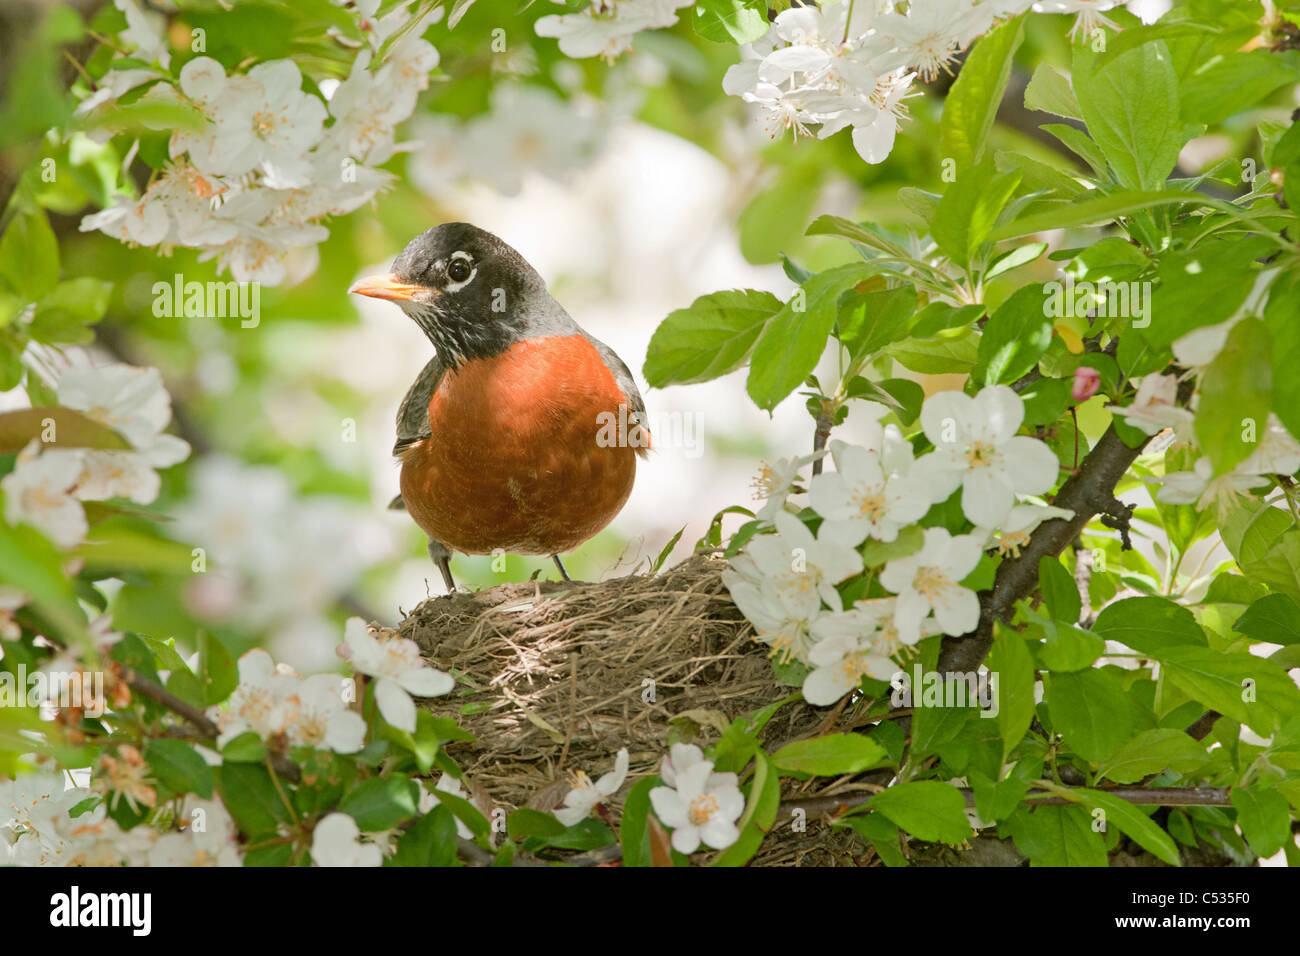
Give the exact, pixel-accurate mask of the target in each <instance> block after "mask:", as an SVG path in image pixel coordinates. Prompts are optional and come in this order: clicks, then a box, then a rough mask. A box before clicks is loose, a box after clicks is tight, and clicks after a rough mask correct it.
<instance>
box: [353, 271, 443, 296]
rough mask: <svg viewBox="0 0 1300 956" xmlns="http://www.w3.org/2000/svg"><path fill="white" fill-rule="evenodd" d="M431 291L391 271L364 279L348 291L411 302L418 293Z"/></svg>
mask: <svg viewBox="0 0 1300 956" xmlns="http://www.w3.org/2000/svg"><path fill="white" fill-rule="evenodd" d="M431 291H432V290H431V289H426V288H425V287H424V286H420V285H412V284H411V283H409V282H403V281H402V280H401V279H399V278H398V277H397V276H396V275H395V274H393V273H391V272H390V273H388V274H387V275H381V276H370V277H369V278H368V279H362V280H361V281H359V282H356V283H354V284H353V286H352V288H350V289H348V292H355V293H356V294H357V295H368V296H370V298H372V299H388V300H390V301H392V302H410V301H412V300H413V299H414V298H415V296H416V293H418V292H425V293H428V292H431Z"/></svg>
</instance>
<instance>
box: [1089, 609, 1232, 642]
mask: <svg viewBox="0 0 1300 956" xmlns="http://www.w3.org/2000/svg"><path fill="white" fill-rule="evenodd" d="M1092 633H1094V634H1096V635H1098V636H1099V637H1103V638H1105V639H1106V640H1108V641H1119V643H1121V644H1124V645H1126V646H1127V647H1131V648H1133V650H1135V651H1138V652H1139V653H1142V654H1156V653H1158V652H1159V651H1161V650H1164V649H1165V648H1169V647H1205V646H1206V641H1205V632H1204V631H1202V630H1201V626H1200V625H1199V624H1197V623H1196V615H1195V614H1193V613H1192V612H1191V611H1190V610H1188V609H1187V608H1185V607H1183V606H1182V605H1179V604H1175V603H1174V602H1173V601H1170V600H1169V599H1168V598H1162V597H1133V598H1125V599H1124V600H1122V601H1116V602H1115V603H1114V604H1109V605H1107V606H1106V607H1105V608H1104V609H1103V610H1102V612H1101V613H1100V614H1098V615H1097V620H1096V621H1094V622H1093V625H1092Z"/></svg>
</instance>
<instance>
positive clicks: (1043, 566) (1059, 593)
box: [1038, 555, 1083, 624]
mask: <svg viewBox="0 0 1300 956" xmlns="http://www.w3.org/2000/svg"><path fill="white" fill-rule="evenodd" d="M1038 586H1039V587H1040V588H1041V589H1042V591H1043V603H1045V604H1046V605H1047V610H1048V612H1049V613H1050V614H1051V615H1052V618H1053V619H1054V620H1057V621H1061V622H1063V623H1066V624H1073V623H1075V622H1076V621H1078V620H1079V612H1080V611H1081V610H1082V609H1083V600H1082V599H1081V598H1080V597H1079V585H1078V584H1077V583H1076V582H1075V580H1074V578H1073V577H1071V576H1070V572H1069V571H1067V570H1065V568H1064V566H1062V564H1061V562H1060V561H1059V560H1057V559H1056V558H1054V557H1049V556H1047V555H1044V556H1043V557H1042V558H1040V559H1039V561H1038Z"/></svg>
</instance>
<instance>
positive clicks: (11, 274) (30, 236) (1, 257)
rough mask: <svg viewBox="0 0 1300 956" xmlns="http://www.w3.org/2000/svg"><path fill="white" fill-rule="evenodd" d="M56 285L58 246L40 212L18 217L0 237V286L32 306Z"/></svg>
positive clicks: (48, 224) (52, 232) (22, 214)
mask: <svg viewBox="0 0 1300 956" xmlns="http://www.w3.org/2000/svg"><path fill="white" fill-rule="evenodd" d="M58 281H59V244H58V241H57V240H56V239H55V238H54V230H52V229H51V228H50V222H49V220H48V219H46V218H45V212H44V210H40V209H38V210H36V211H35V212H24V213H19V214H18V215H16V216H14V218H13V219H12V220H10V222H9V225H8V226H7V227H6V228H5V230H4V235H2V236H0V282H4V283H5V284H7V285H8V286H9V288H10V289H12V290H13V291H14V292H15V293H16V294H17V295H18V296H19V297H20V298H22V299H24V300H26V301H28V302H36V301H38V300H40V299H42V298H44V297H45V296H46V295H48V294H49V293H50V292H52V291H53V290H54V287H55V285H57V283H58Z"/></svg>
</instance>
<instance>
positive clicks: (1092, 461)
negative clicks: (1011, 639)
mask: <svg viewBox="0 0 1300 956" xmlns="http://www.w3.org/2000/svg"><path fill="white" fill-rule="evenodd" d="M1144 446H1145V442H1144V443H1143V444H1142V445H1139V446H1138V447H1136V448H1130V447H1129V446H1128V445H1126V444H1124V441H1123V439H1121V438H1120V437H1119V433H1118V432H1116V431H1115V426H1114V425H1111V426H1110V427H1109V428H1107V429H1106V433H1105V434H1104V435H1102V436H1101V438H1100V440H1098V442H1097V444H1096V445H1094V446H1093V448H1092V451H1090V452H1089V453H1088V455H1087V456H1086V457H1085V458H1084V459H1083V462H1082V463H1081V464H1080V465H1079V470H1078V472H1077V473H1076V474H1074V475H1072V476H1071V477H1070V478H1069V479H1068V480H1067V481H1066V482H1065V484H1063V485H1062V486H1061V491H1060V493H1059V494H1057V496H1056V498H1055V499H1054V500H1053V502H1052V504H1053V505H1055V506H1056V507H1058V508H1069V509H1070V510H1071V511H1073V512H1074V517H1073V518H1069V519H1065V518H1053V519H1052V520H1050V521H1044V522H1043V523H1042V524H1041V525H1039V526H1038V528H1037V529H1036V530H1035V531H1034V533H1033V534H1032V535H1031V536H1030V538H1029V543H1028V544H1026V545H1025V546H1024V547H1023V548H1022V549H1021V552H1020V556H1019V557H1015V558H1008V559H1007V560H1005V561H1003V562H1002V564H1000V565H999V566H998V572H997V576H996V578H995V579H994V582H993V588H992V590H990V591H985V592H983V593H982V594H981V596H980V623H979V626H978V627H977V628H976V629H975V630H974V631H972V632H971V633H970V634H965V635H963V636H961V637H946V638H944V641H943V649H942V650H941V651H940V653H939V670H940V671H941V672H946V671H963V672H969V671H974V670H976V669H977V668H978V667H979V666H980V664H981V663H982V662H983V661H984V658H985V657H986V656H987V655H988V652H989V648H990V647H992V645H993V622H994V621H998V620H1003V621H1005V620H1007V619H1008V618H1009V617H1010V616H1011V612H1012V610H1013V609H1014V607H1015V604H1016V602H1017V601H1019V600H1021V599H1022V598H1026V597H1028V596H1029V595H1031V594H1033V592H1034V588H1036V587H1037V586H1038V562H1039V560H1040V559H1042V558H1044V557H1055V556H1056V555H1058V554H1060V553H1061V552H1062V551H1064V550H1065V548H1066V546H1067V545H1069V543H1070V542H1071V541H1073V540H1074V539H1075V538H1076V537H1078V535H1079V532H1081V531H1082V530H1083V529H1084V527H1085V526H1086V525H1087V524H1088V522H1089V521H1091V520H1092V519H1093V517H1095V516H1096V515H1098V514H1101V513H1105V512H1108V511H1111V510H1114V508H1115V505H1114V502H1115V498H1114V494H1113V491H1114V488H1115V485H1117V484H1118V483H1119V480H1120V479H1121V478H1123V477H1124V473H1125V472H1126V471H1128V469H1129V467H1130V466H1131V465H1132V464H1133V462H1134V460H1136V458H1137V456H1138V455H1139V454H1141V452H1142V448H1143V447H1144Z"/></svg>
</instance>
